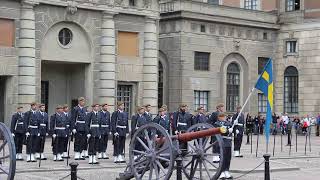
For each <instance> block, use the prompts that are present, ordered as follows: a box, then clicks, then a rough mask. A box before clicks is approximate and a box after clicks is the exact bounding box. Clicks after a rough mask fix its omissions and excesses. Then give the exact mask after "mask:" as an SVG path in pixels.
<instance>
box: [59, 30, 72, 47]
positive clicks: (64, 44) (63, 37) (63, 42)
mask: <svg viewBox="0 0 320 180" xmlns="http://www.w3.org/2000/svg"><path fill="white" fill-rule="evenodd" d="M64 30H66V31H67V32H69V35H70V37H67V33H66V31H64ZM61 32H62V36H61V35H60V33H61ZM60 38H62V42H61V41H60ZM65 38H69V39H70V40H69V42H68V43H65V42H66V39H65ZM57 40H58V44H59V45H60V46H61V47H63V48H69V47H70V46H71V44H72V41H73V32H72V30H71V29H70V28H68V27H64V28H61V29H60V30H59V32H58V36H57Z"/></svg>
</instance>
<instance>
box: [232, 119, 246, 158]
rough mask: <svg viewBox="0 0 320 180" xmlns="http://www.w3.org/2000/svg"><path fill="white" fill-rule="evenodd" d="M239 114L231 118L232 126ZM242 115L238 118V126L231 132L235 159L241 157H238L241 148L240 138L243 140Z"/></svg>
mask: <svg viewBox="0 0 320 180" xmlns="http://www.w3.org/2000/svg"><path fill="white" fill-rule="evenodd" d="M238 114H239V113H236V114H234V115H233V116H232V124H233V123H234V121H235V120H236V119H237V117H238ZM244 123H245V122H244V115H243V113H241V114H240V116H239V118H238V124H237V125H235V126H234V128H233V130H234V149H233V150H234V151H235V156H236V157H242V155H240V148H241V144H242V138H243V132H244ZM237 130H238V131H239V133H238V134H237V133H236V131H237Z"/></svg>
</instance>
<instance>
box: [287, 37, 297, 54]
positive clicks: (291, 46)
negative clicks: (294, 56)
mask: <svg viewBox="0 0 320 180" xmlns="http://www.w3.org/2000/svg"><path fill="white" fill-rule="evenodd" d="M286 49H287V53H289V54H290V53H297V41H295V40H292V41H291V40H290V41H287V42H286Z"/></svg>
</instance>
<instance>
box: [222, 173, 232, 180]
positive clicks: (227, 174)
mask: <svg viewBox="0 0 320 180" xmlns="http://www.w3.org/2000/svg"><path fill="white" fill-rule="evenodd" d="M224 174H225V175H226V179H233V177H232V176H231V174H230V173H229V171H225V172H224Z"/></svg>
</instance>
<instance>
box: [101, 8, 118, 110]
mask: <svg viewBox="0 0 320 180" xmlns="http://www.w3.org/2000/svg"><path fill="white" fill-rule="evenodd" d="M114 15H115V14H114V13H112V12H104V13H103V19H102V26H101V42H100V46H101V52H100V54H101V61H100V87H99V103H108V105H109V106H110V107H111V109H110V110H113V107H114V106H115V101H116V99H115V98H116V56H115V44H116V42H115V41H116V40H115V29H114V28H115V27H114V19H113V17H114Z"/></svg>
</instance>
